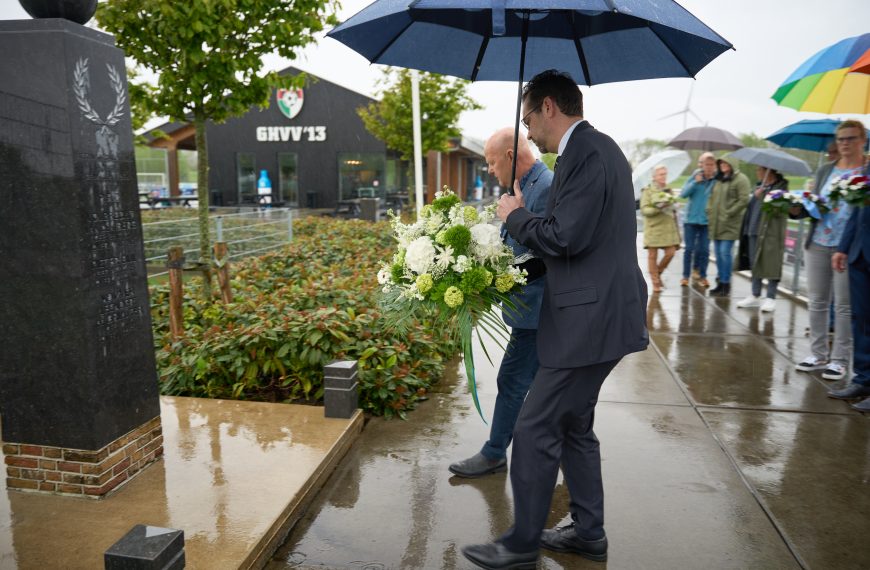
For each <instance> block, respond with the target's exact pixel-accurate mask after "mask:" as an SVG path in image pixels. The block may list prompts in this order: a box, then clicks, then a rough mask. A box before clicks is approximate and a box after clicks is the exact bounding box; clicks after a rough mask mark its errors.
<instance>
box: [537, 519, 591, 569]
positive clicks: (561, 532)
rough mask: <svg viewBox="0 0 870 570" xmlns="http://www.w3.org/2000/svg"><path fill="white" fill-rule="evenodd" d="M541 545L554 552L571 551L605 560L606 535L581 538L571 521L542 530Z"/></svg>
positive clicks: (585, 556) (586, 556)
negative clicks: (564, 524)
mask: <svg viewBox="0 0 870 570" xmlns="http://www.w3.org/2000/svg"><path fill="white" fill-rule="evenodd" d="M541 546H543V547H544V548H546V549H547V550H552V551H554V552H573V553H574V554H579V555H580V556H582V557H583V558H588V559H589V560H595V561H596V562H604V561H605V560H607V537H606V536H605V537H604V538H599V539H598V540H583V539H582V538H580V537H579V536H577V533H576V532H575V531H574V524H573V523H572V524H569V525H566V526H562V527H558V528H555V529H552V530H550V529H547V530H545V531H544V532H542V533H541Z"/></svg>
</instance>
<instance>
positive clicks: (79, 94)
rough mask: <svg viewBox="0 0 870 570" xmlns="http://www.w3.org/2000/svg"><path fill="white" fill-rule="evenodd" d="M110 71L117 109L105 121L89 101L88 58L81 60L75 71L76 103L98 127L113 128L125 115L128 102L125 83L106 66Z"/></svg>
mask: <svg viewBox="0 0 870 570" xmlns="http://www.w3.org/2000/svg"><path fill="white" fill-rule="evenodd" d="M106 68H107V69H108V71H109V81H110V82H111V83H112V90H113V91H114V92H115V108H114V109H112V112H111V113H109V116H108V117H106V119H105V120H103V119H101V118H100V115H99V114H98V113H97V112H96V111H95V110H94V108H93V107H92V106H91V102H90V101H88V89H89V88H90V84H91V81H90V75H89V74H88V60H87V58H82V59H79V60H78V61H77V62H76V66H75V69H74V70H73V93H74V94H75V96H76V101H77V102H78V104H79V110H80V111H81V112H82V114H84V116H85V118H86V119H88V120H89V121H91V122H92V123H96V124H98V125H105V126H107V127H112V126H114V125H116V124H117V123H118V121H120V120H121V115H123V113H124V103H125V102H126V101H127V93H126V91H124V82H123V80H122V78H121V75H120V74H119V73H118V71H117V70H116V69H115V68H114V67H112V66H111V65H109V64H108V63H107V64H106Z"/></svg>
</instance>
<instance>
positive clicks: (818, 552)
mask: <svg viewBox="0 0 870 570" xmlns="http://www.w3.org/2000/svg"><path fill="white" fill-rule="evenodd" d="M702 413H703V415H704V418H705V419H706V420H707V422H708V423H709V425H710V427H711V428H712V430H713V432H714V433H715V434H716V435H717V436H718V437H719V439H720V440H721V441H722V442H723V443H724V444H725V446H726V448H727V450H728V452H729V453H730V454H731V455H732V456H733V457H734V458H735V459H736V461H737V463H738V465H739V467H740V470H741V472H742V473H743V474H744V476H745V477H746V478H747V479H748V481H749V482H750V484H751V485H752V486H753V487H754V489H755V490H756V491H757V492H758V494H759V495H760V496H761V497H762V499H763V501H764V503H765V504H766V505H767V507H768V508H769V510H770V512H771V513H772V514H773V517H774V518H775V520H776V521H777V523H778V525H779V526H780V528H781V529H783V532H784V533H785V535H786V537H787V539H788V540H789V541H790V542H791V544H792V545H793V546H794V547H795V549H796V551H797V553H798V555H799V556H800V557H801V558H802V559H803V561H804V562H805V563H806V565H807V566H808V567H810V568H820V569H823V568H837V569H852V568H854V569H856V570H857V569H859V568H870V546H868V538H867V537H868V536H870V516H868V513H870V424H868V421H867V418H864V417H861V416H860V415H858V414H849V415H829V414H809V413H766V412H759V411H754V410H723V409H706V408H705V409H703V412H702Z"/></svg>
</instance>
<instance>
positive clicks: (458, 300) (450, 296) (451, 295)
mask: <svg viewBox="0 0 870 570" xmlns="http://www.w3.org/2000/svg"><path fill="white" fill-rule="evenodd" d="M464 299H465V297H464V296H463V295H462V291H460V290H459V289H458V288H456V287H448V288H447V291H445V292H444V302H445V303H447V306H448V307H451V308H456V307H458V306H459V305H461V304H462V301H463V300H464Z"/></svg>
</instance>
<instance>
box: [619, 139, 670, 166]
mask: <svg viewBox="0 0 870 570" xmlns="http://www.w3.org/2000/svg"><path fill="white" fill-rule="evenodd" d="M620 146H621V147H622V149H623V152H625V155H626V157H628V161H629V162H630V163H631V165H632V166H637V165H638V164H640V163H641V162H643V161H644V160H646V159H647V158H649V157H650V156H652V155H653V154H655V153H657V152H659V151H661V150H664V149H666V148H667V146H668V142H667V141H664V140H659V139H651V138H645V139H642V140H639V139H635V140H630V141H625V142H624V143H621V144H620Z"/></svg>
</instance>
